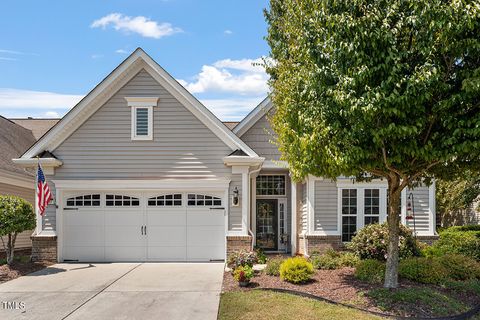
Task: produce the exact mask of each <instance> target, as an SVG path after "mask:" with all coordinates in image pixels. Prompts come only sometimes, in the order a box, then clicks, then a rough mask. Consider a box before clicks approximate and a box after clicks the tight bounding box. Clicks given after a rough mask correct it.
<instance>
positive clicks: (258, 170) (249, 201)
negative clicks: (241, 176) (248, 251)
mask: <svg viewBox="0 0 480 320" xmlns="http://www.w3.org/2000/svg"><path fill="white" fill-rule="evenodd" d="M260 170H262V166H261V165H260V166H259V167H258V169H255V170H253V171H250V172H249V173H248V186H249V188H248V189H249V195H248V234H249V235H250V236H252V243H251V244H250V247H251V248H252V250H253V239H254V235H253V231H252V227H251V222H252V190H250V189H252V188H251V185H252V174H254V173H258V172H260Z"/></svg>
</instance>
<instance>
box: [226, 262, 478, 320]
mask: <svg viewBox="0 0 480 320" xmlns="http://www.w3.org/2000/svg"><path fill="white" fill-rule="evenodd" d="M354 271H355V269H353V268H342V269H337V270H316V272H315V275H314V276H313V277H312V278H313V279H312V281H310V282H308V283H305V284H300V285H295V284H291V283H288V282H285V281H282V280H281V279H280V277H275V276H268V275H266V274H265V273H264V272H257V273H256V275H255V277H254V278H253V279H252V280H251V283H250V285H249V287H247V288H241V287H239V285H238V283H237V282H236V281H235V279H233V277H232V275H231V274H230V273H229V272H225V273H224V276H223V287H222V290H223V292H229V291H248V290H252V289H256V288H281V289H289V290H295V291H300V292H306V293H309V294H313V295H316V296H319V297H322V298H326V299H329V300H333V301H335V302H339V303H344V304H349V305H353V306H355V307H358V308H362V309H365V310H368V311H372V312H382V313H389V312H385V311H384V310H381V309H379V308H378V307H376V305H375V302H374V301H372V300H371V299H369V297H368V296H366V295H365V292H368V291H369V290H372V289H377V288H382V285H373V284H368V283H365V282H362V281H359V280H357V279H356V278H355V277H354ZM409 287H416V288H422V287H426V285H421V284H416V283H412V282H407V281H403V282H402V283H401V285H400V288H409ZM435 289H436V290H438V291H441V292H443V293H445V294H448V295H449V296H452V297H455V298H457V299H458V300H459V301H461V302H463V303H465V304H467V305H469V306H471V307H474V306H477V305H478V304H479V303H480V301H479V297H475V296H472V295H469V294H462V293H458V292H452V291H450V290H447V289H443V288H440V287H435ZM394 290H395V289H394ZM429 311H430V310H428V308H425V306H422V305H420V304H408V306H407V305H405V302H399V303H398V306H393V308H392V312H391V313H390V314H392V315H399V316H412V315H414V316H416V317H432V316H434V315H432V314H431V312H429Z"/></svg>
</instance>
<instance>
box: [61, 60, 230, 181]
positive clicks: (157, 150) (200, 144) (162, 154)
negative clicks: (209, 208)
mask: <svg viewBox="0 0 480 320" xmlns="http://www.w3.org/2000/svg"><path fill="white" fill-rule="evenodd" d="M131 96H143V97H158V103H157V105H156V106H155V107H153V140H146V141H138V140H132V138H131V117H132V113H131V107H129V106H128V104H127V101H126V100H125V97H131ZM230 152H231V148H230V147H229V146H228V145H227V144H226V143H225V142H224V141H222V140H221V139H220V138H219V137H218V136H217V135H215V134H214V133H213V132H212V131H211V130H210V129H209V128H208V127H207V126H206V125H205V124H204V123H203V122H202V121H200V120H199V119H198V118H197V117H196V116H195V115H194V114H193V113H192V112H190V111H189V110H188V109H187V108H186V107H185V106H184V105H183V104H182V103H180V102H179V101H178V100H177V99H176V98H175V97H174V96H173V95H172V94H171V93H170V92H169V91H167V90H166V89H165V87H164V86H162V85H160V84H159V83H158V82H157V81H156V80H155V79H154V78H153V77H152V76H151V75H150V73H148V72H147V71H146V70H145V69H142V70H140V71H139V72H138V73H137V74H136V75H135V76H134V77H133V78H132V79H131V80H130V81H129V82H128V83H127V84H125V85H124V86H123V87H122V88H121V89H120V90H119V91H118V92H116V93H115V94H114V95H113V96H112V97H111V98H110V99H109V100H108V101H107V102H106V103H105V104H104V105H103V106H101V107H100V108H99V109H98V110H97V111H96V112H95V113H94V114H93V115H91V116H90V117H89V119H88V120H87V121H85V122H84V123H83V124H81V125H80V127H79V128H78V129H76V130H75V131H74V132H73V133H72V134H71V135H70V136H69V137H68V138H67V139H66V140H65V141H63V142H62V143H61V144H60V145H59V146H58V147H57V148H56V149H55V150H54V153H55V155H56V156H57V157H58V158H59V159H60V160H62V161H63V165H62V166H61V167H59V168H57V169H56V171H55V177H56V178H59V179H62V178H69V179H70V178H73V179H76V178H82V179H93V178H95V179H97V178H105V179H118V178H120V177H122V178H132V179H133V178H137V179H165V178H185V177H189V178H192V177H193V178H217V177H220V176H225V175H227V174H228V173H229V172H231V169H230V168H228V167H226V166H225V165H224V164H223V161H222V158H223V157H224V156H226V155H228V154H229V153H230Z"/></svg>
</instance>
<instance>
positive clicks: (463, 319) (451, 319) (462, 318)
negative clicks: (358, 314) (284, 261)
mask: <svg viewBox="0 0 480 320" xmlns="http://www.w3.org/2000/svg"><path fill="white" fill-rule="evenodd" d="M253 290H261V291H272V292H278V293H288V294H292V295H296V296H300V297H304V298H310V299H313V300H317V301H323V302H327V303H330V304H334V305H337V306H342V307H347V308H351V309H355V310H359V311H363V312H366V313H370V314H373V315H376V316H381V317H388V318H393V319H410V320H467V319H469V318H470V317H472V316H474V315H475V314H477V313H479V312H480V305H478V306H476V307H475V308H473V309H470V310H469V311H467V312H464V313H461V314H457V315H454V316H446V317H436V318H416V317H401V316H396V315H392V314H388V313H382V312H375V311H369V310H366V309H362V308H358V307H355V306H352V305H349V304H346V303H341V302H336V301H333V300H330V299H327V298H323V297H320V296H316V295H313V294H310V293H306V292H300V291H295V290H290V289H280V288H256V289H253Z"/></svg>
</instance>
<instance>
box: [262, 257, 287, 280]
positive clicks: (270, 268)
mask: <svg viewBox="0 0 480 320" xmlns="http://www.w3.org/2000/svg"><path fill="white" fill-rule="evenodd" d="M283 260H284V259H282V258H280V257H277V258H272V259H268V261H267V266H266V267H265V273H266V274H268V275H269V276H276V277H278V276H279V275H280V265H281V264H282V262H283Z"/></svg>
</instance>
